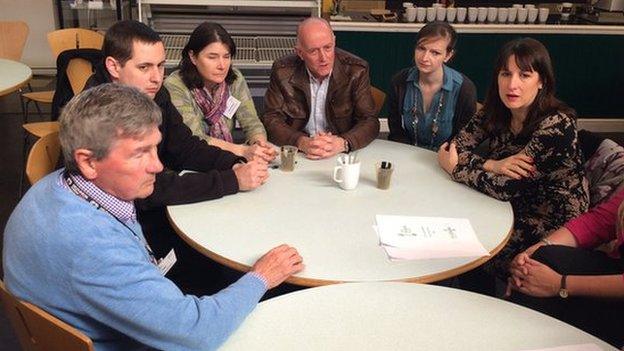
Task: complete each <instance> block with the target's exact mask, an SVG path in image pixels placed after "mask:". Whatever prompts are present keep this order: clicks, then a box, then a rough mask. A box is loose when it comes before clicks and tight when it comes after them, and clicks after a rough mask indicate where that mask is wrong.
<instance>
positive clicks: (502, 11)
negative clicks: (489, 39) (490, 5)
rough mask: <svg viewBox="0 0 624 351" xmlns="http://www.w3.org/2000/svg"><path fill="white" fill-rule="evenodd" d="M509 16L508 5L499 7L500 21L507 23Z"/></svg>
mask: <svg viewBox="0 0 624 351" xmlns="http://www.w3.org/2000/svg"><path fill="white" fill-rule="evenodd" d="M507 17H509V9H508V8H506V7H501V8H500V9H498V23H506V22H507Z"/></svg>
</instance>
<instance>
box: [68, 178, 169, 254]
mask: <svg viewBox="0 0 624 351" xmlns="http://www.w3.org/2000/svg"><path fill="white" fill-rule="evenodd" d="M63 179H64V180H65V183H66V184H67V187H68V188H69V190H71V191H72V192H73V193H74V194H75V195H77V196H79V197H81V198H83V199H84V200H85V201H87V202H88V203H90V204H91V205H93V207H95V209H97V210H100V211H102V212H104V213H107V214H109V215H110V216H112V217H113V218H115V220H117V222H119V223H121V225H123V226H124V227H126V228H127V229H128V230H129V231H130V232H131V233H132V235H134V237H135V238H137V239H138V240H139V241H140V242H141V243H142V244H143V247H145V250H147V253H148V254H149V257H150V261H151V262H152V263H153V264H155V265H158V261H157V260H156V257H155V256H154V252H153V251H152V248H151V247H150V246H149V244H148V243H147V241H145V240H144V239H143V238H142V237H141V236H140V235H138V234H137V233H135V232H134V230H132V228H130V227H129V226H128V225H127V224H126V223H124V221H122V220H121V219H119V218H117V217H116V216H115V215H114V214H112V213H111V212H110V211H108V210H107V209H106V208H105V207H104V206H102V205H101V204H100V203H99V202H97V201H96V200H95V199H94V198H92V197H91V196H89V195H88V194H87V193H85V192H84V190H82V189H80V187H79V186H78V184H77V183H76V182H75V181H74V180H73V179H72V177H71V175H70V174H69V173H68V172H64V173H63Z"/></svg>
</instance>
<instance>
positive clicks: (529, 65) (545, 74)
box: [483, 38, 576, 136]
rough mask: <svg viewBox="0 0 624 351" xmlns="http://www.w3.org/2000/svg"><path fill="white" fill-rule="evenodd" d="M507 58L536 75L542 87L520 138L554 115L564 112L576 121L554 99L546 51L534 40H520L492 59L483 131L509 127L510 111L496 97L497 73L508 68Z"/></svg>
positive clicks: (551, 70)
mask: <svg viewBox="0 0 624 351" xmlns="http://www.w3.org/2000/svg"><path fill="white" fill-rule="evenodd" d="M511 56H514V58H515V60H516V64H517V65H518V67H519V68H520V69H521V70H523V71H534V72H537V73H538V74H539V77H540V79H541V81H542V88H541V89H540V90H539V91H538V93H537V96H536V97H535V100H534V101H533V103H532V104H531V106H529V108H528V111H527V116H526V118H525V120H524V125H523V126H522V130H521V131H520V135H523V136H528V135H530V134H531V133H533V131H535V129H536V128H537V127H538V126H539V124H540V123H541V122H542V121H543V120H544V119H545V118H546V117H548V116H551V115H553V114H556V113H565V114H566V115H568V116H570V117H572V118H576V113H575V112H574V110H573V109H571V108H570V107H568V106H567V105H566V104H564V103H563V102H561V101H559V100H558V99H557V98H556V97H555V74H554V72H553V67H552V63H551V60H550V55H549V54H548V50H546V48H545V47H544V45H543V44H542V43H540V42H539V41H537V40H535V39H532V38H520V39H516V40H513V41H510V42H508V43H507V44H505V45H504V46H503V48H502V49H501V50H500V52H499V53H498V58H497V59H496V64H495V66H494V72H493V74H492V82H491V83H490V88H489V90H488V92H487V95H486V98H485V104H484V106H483V111H484V113H485V115H486V116H487V117H488V120H487V122H486V129H487V130H488V131H489V132H491V133H495V132H497V131H503V130H508V129H509V128H510V124H511V111H510V110H509V109H508V108H507V107H506V106H505V104H504V103H503V101H502V100H501V98H500V95H499V92H498V74H499V72H500V71H501V70H504V69H507V68H508V67H507V63H508V61H509V58H510V57H511Z"/></svg>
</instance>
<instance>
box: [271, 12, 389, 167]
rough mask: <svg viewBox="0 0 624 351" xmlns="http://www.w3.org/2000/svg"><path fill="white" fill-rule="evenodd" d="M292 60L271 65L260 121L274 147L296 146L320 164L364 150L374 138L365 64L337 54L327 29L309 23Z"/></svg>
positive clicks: (302, 27)
mask: <svg viewBox="0 0 624 351" xmlns="http://www.w3.org/2000/svg"><path fill="white" fill-rule="evenodd" d="M295 51H296V54H290V55H287V56H285V57H282V58H281V59H279V60H278V61H276V62H275V63H274V64H273V70H272V72H271V80H270V83H269V89H268V90H267V92H266V95H265V106H266V112H265V113H264V115H263V116H262V121H263V123H264V125H265V127H266V129H267V132H268V134H269V139H270V140H271V141H272V142H274V143H276V144H277V145H285V144H288V145H296V146H297V147H298V148H299V150H301V151H303V152H304V153H305V154H306V156H307V157H308V158H312V159H321V158H327V157H331V156H333V155H335V154H337V153H339V152H349V151H352V150H356V149H360V148H363V147H364V146H366V145H368V144H369V143H370V142H371V141H373V140H374V139H375V138H376V137H377V135H378V133H379V120H378V119H377V116H376V115H375V112H374V103H373V98H372V96H371V91H370V80H369V76H368V63H366V61H364V60H362V59H361V58H359V57H357V56H354V55H352V54H350V53H348V52H346V51H344V50H340V49H336V37H335V36H334V32H333V31H332V29H331V27H330V26H329V23H327V21H325V20H323V19H320V18H314V17H312V18H308V19H306V20H304V21H303V22H301V24H300V25H299V28H298V29H297V45H296V46H295Z"/></svg>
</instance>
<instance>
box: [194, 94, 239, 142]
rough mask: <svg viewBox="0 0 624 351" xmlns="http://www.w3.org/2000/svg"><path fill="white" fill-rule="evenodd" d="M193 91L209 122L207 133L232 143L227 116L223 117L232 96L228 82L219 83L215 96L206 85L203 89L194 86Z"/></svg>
mask: <svg viewBox="0 0 624 351" xmlns="http://www.w3.org/2000/svg"><path fill="white" fill-rule="evenodd" d="M191 92H192V94H193V97H194V98H195V102H197V105H199V108H200V109H201V111H202V113H203V114H204V119H205V120H206V122H207V124H208V130H207V131H206V134H208V135H210V136H211V137H213V138H218V139H221V140H225V141H227V142H230V143H231V142H232V141H233V140H232V133H231V132H230V128H228V126H227V123H226V122H225V118H223V112H225V109H226V107H227V101H228V98H229V97H230V89H228V86H227V83H225V82H222V83H221V84H219V86H218V87H217V90H216V91H215V93H214V96H212V95H211V94H210V90H209V89H208V88H207V87H206V86H204V87H203V88H201V89H199V88H194V89H192V90H191Z"/></svg>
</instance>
